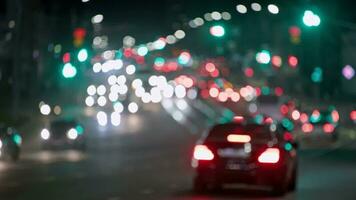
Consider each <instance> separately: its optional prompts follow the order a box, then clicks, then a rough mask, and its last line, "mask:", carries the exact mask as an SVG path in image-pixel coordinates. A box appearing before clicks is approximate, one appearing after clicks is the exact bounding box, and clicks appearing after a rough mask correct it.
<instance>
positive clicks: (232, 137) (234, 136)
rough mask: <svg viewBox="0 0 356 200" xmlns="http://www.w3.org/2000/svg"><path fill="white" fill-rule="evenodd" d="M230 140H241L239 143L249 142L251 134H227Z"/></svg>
mask: <svg viewBox="0 0 356 200" xmlns="http://www.w3.org/2000/svg"><path fill="white" fill-rule="evenodd" d="M227 141H228V142H239V143H247V142H250V141H251V137H250V136H249V135H237V134H230V135H228V136H227Z"/></svg>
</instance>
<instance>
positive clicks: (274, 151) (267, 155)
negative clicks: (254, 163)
mask: <svg viewBox="0 0 356 200" xmlns="http://www.w3.org/2000/svg"><path fill="white" fill-rule="evenodd" d="M278 161H279V149H278V148H267V149H266V150H265V151H264V152H262V153H261V155H260V156H259V157H258V162H259V163H277V162H278Z"/></svg>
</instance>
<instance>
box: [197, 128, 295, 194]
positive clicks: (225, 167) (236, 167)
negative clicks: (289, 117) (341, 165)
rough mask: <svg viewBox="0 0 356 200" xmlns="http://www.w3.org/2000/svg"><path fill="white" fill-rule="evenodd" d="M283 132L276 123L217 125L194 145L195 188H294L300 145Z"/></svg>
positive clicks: (283, 190)
mask: <svg viewBox="0 0 356 200" xmlns="http://www.w3.org/2000/svg"><path fill="white" fill-rule="evenodd" d="M283 134H284V131H283V130H281V129H279V128H278V127H277V126H276V125H274V124H262V125H258V124H241V123H228V124H220V125H216V126H214V127H213V128H212V129H211V130H210V131H209V132H208V133H207V134H205V135H204V136H203V138H202V140H200V141H199V142H198V144H197V145H196V146H195V148H194V153H193V158H192V166H193V167H194V168H195V170H196V176H195V178H194V188H195V190H197V191H204V190H206V189H212V188H220V187H221V186H222V185H224V184H236V183H237V184H239V183H240V184H251V185H260V186H268V187H271V189H272V191H273V193H274V194H283V193H285V192H286V191H287V190H290V191H291V190H294V189H295V186H296V178H297V151H296V145H294V144H293V142H291V141H289V140H285V139H284V136H283ZM288 134H290V133H288Z"/></svg>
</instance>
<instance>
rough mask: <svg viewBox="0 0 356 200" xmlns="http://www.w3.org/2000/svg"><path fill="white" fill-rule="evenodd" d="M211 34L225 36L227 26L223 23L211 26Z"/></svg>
mask: <svg viewBox="0 0 356 200" xmlns="http://www.w3.org/2000/svg"><path fill="white" fill-rule="evenodd" d="M210 34H211V35H213V36H215V37H223V36H224V35H225V28H224V27H223V26H221V25H215V26H212V27H210Z"/></svg>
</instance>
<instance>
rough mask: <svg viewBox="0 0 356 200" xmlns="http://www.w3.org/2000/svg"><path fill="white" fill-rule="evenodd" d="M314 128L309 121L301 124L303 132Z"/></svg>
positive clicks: (309, 131)
mask: <svg viewBox="0 0 356 200" xmlns="http://www.w3.org/2000/svg"><path fill="white" fill-rule="evenodd" d="M313 129H314V126H313V125H312V124H310V123H306V124H303V125H302V131H303V132H304V133H311V132H312V131H313Z"/></svg>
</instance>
